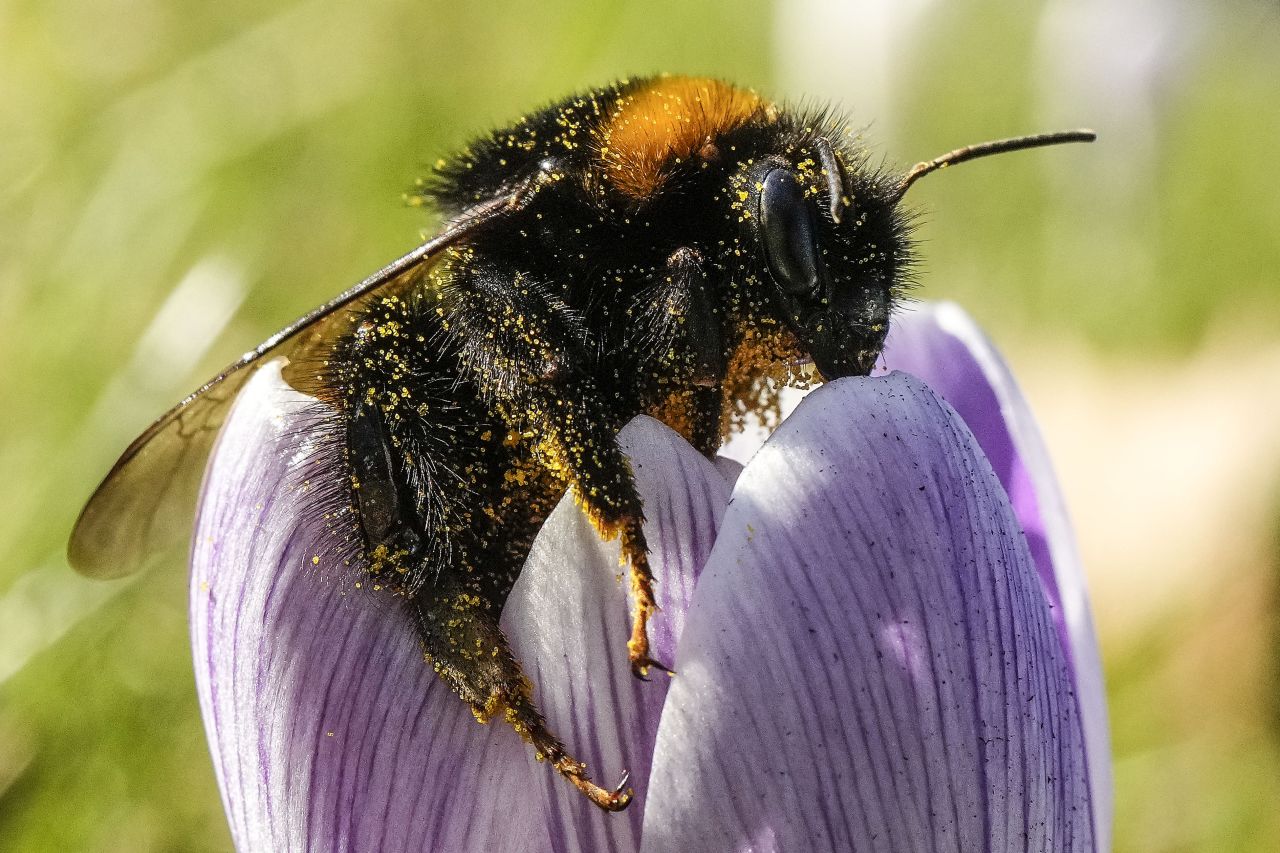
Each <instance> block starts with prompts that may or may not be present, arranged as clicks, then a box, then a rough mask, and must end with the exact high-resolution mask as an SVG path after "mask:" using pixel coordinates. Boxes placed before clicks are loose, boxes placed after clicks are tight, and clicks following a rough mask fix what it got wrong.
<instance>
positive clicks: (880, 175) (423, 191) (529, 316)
mask: <svg viewBox="0 0 1280 853" xmlns="http://www.w3.org/2000/svg"><path fill="white" fill-rule="evenodd" d="M1092 138H1093V135H1092V133H1090V132H1088V131H1071V132H1065V133H1059V134H1048V135H1044V136H1036V137H1023V138H1019V139H1014V140H1004V141H1000V142H994V143H985V144H983V145H978V146H971V147H969V148H963V149H958V150H957V151H953V152H950V153H949V154H946V155H943V156H942V157H939V158H937V159H935V160H931V161H928V162H925V163H921V164H919V165H917V166H916V167H915V168H913V169H912V170H910V171H909V172H907V173H905V174H898V173H894V172H891V171H887V170H885V169H882V168H876V167H873V166H871V165H870V164H869V162H868V154H867V152H866V150H865V149H864V148H863V147H862V146H861V145H860V144H859V143H858V141H857V137H856V135H855V134H853V133H852V132H851V131H850V130H849V128H848V127H847V126H846V124H845V123H844V122H843V120H841V119H840V118H839V117H837V116H835V115H833V114H831V113H829V112H825V111H818V110H797V109H790V108H786V107H782V106H779V105H777V104H774V103H771V102H770V101H768V100H766V99H764V98H763V97H761V96H760V95H758V94H756V93H755V92H753V91H751V90H748V89H742V88H737V87H734V86H731V85H729V84H727V83H723V82H720V81H718V80H712V79H699V78H688V77H665V76H664V77H655V78H644V79H634V80H623V81H621V82H618V83H615V84H612V85H610V86H606V87H604V88H600V89H595V90H592V91H588V92H585V93H583V94H579V95H574V96H572V97H569V98H566V99H565V100H562V101H560V102H558V103H555V104H552V105H551V106H548V107H546V108H545V109H542V110H540V111H538V112H535V113H532V114H530V115H528V116H525V117H523V118H520V119H519V120H517V121H516V122H515V123H514V124H512V125H510V126H509V127H506V128H503V129H501V130H497V131H494V132H492V133H489V134H488V135H485V136H483V137H481V138H479V139H477V140H475V141H474V142H472V143H471V144H470V145H469V146H468V147H466V148H464V149H463V150H462V151H461V152H460V153H458V154H457V155H456V156H454V157H453V158H451V159H446V160H441V161H440V162H439V163H438V164H437V165H436V168H435V170H434V173H433V174H432V176H431V177H430V178H429V179H427V180H426V181H424V182H422V184H421V185H420V187H419V189H418V191H417V193H416V195H415V198H416V200H418V201H420V202H422V203H425V204H429V205H431V206H434V207H435V208H436V209H438V210H439V211H440V212H442V213H443V214H444V216H445V217H446V224H445V226H444V228H443V230H442V231H441V232H440V233H439V235H438V236H436V237H435V238H434V239H431V240H429V241H428V242H426V243H425V244H423V245H422V246H420V247H419V248H417V249H415V250H414V251H412V252H410V253H409V254H407V255H405V256H404V257H402V258H400V259H399V260H397V261H395V262H393V263H392V264H390V265H388V266H387V267H385V268H384V269H382V270H380V271H378V272H377V273H376V274H374V275H372V276H370V277H369V278H367V279H365V280H364V281H363V282H361V283H360V284H358V285H356V286H355V287H353V288H351V289H350V290H348V291H346V292H345V293H343V294H341V295H340V296H338V297H337V298H336V299H334V300H333V301H331V302H329V303H327V304H326V305H324V306H322V307H320V308H318V309H316V310H314V311H312V312H311V313H309V314H307V315H306V316H304V317H302V318H301V319H300V320H298V321H297V322H295V323H293V324H292V325H290V326H288V327H287V328H285V329H284V330H283V331H281V332H279V333H278V334H276V335H274V336H273V337H271V338H270V339H268V340H267V341H266V342H264V343H263V344H262V345H261V346H259V347H257V348H256V349H254V350H253V351H251V352H249V353H247V354H246V355H245V356H244V357H242V358H241V359H240V360H239V361H237V362H236V363H235V364H233V365H231V366H230V367H229V368H228V369H227V370H225V371H224V372H222V373H221V374H220V375H218V376H217V377H215V378H214V379H213V380H211V381H210V382H208V383H207V384H205V385H204V386H203V387H201V388H200V389H199V390H197V391H196V392H195V393H194V394H192V395H190V396H189V397H187V398H186V399H184V400H183V401H182V402H180V403H179V404H178V405H177V406H176V407H174V408H173V409H172V410H170V411H169V412H168V413H167V414H165V415H164V416H163V417H161V418H160V419H159V420H158V421H156V423H155V424H153V425H152V426H151V427H150V428H149V429H148V430H147V431H146V432H145V433H143V434H142V436H141V437H139V438H138V439H137V440H136V441H135V442H134V443H133V444H132V445H131V446H130V447H129V448H128V449H127V450H126V451H125V452H124V454H123V455H122V456H121V458H120V460H119V461H118V462H117V463H116V465H115V466H114V467H113V468H112V470H111V471H110V473H108V475H107V477H106V479H105V480H104V481H103V483H102V484H101V485H100V486H99V487H98V489H97V491H96V492H95V493H94V495H93V496H92V498H91V499H90V500H89V502H88V504H87V505H86V506H85V508H84V510H83V512H82V514H81V516H80V519H79V521H78V522H77V525H76V528H75V530H74V532H73V534H72V537H71V541H70V546H69V559H70V562H71V563H72V565H73V566H75V567H76V568H77V569H79V570H80V571H82V572H84V573H86V574H89V575H92V576H98V577H114V576H119V575H121V574H125V573H128V572H131V571H134V570H136V569H138V568H140V567H141V566H142V565H143V564H145V563H147V562H149V561H150V560H151V558H152V557H153V555H155V554H159V553H164V552H165V550H166V545H167V544H168V542H167V541H166V538H167V537H170V536H172V535H173V533H172V531H174V530H182V529H183V528H182V526H181V525H176V524H174V523H172V522H170V521H169V520H168V519H167V518H166V515H165V514H166V513H169V514H172V513H182V514H183V515H187V514H189V513H190V510H191V506H192V502H191V500H190V497H191V496H192V494H193V492H194V487H195V486H196V485H198V472H199V471H201V470H202V468H203V462H204V459H205V458H206V456H207V455H208V453H209V449H210V446H211V443H212V440H213V437H214V435H215V434H216V431H217V427H218V426H219V425H220V424H221V422H222V420H223V418H224V416H225V412H226V410H227V407H228V403H229V402H230V401H231V399H233V398H234V396H235V394H236V392H237V391H238V389H239V388H240V387H241V385H242V383H243V382H244V381H245V379H246V378H247V376H248V375H249V374H250V373H251V372H252V370H253V369H254V367H255V366H256V365H257V364H259V363H260V362H262V361H263V360H264V359H267V358H271V357H275V356H284V357H286V358H287V359H288V366H287V367H286V369H285V377H286V379H287V380H288V381H289V383H290V384H291V385H293V386H294V387H295V388H297V389H298V390H300V391H303V392H304V393H306V394H309V395H310V396H311V397H313V398H314V399H315V400H317V401H318V403H317V408H318V410H319V411H320V412H321V413H322V414H321V415H320V417H319V421H318V422H317V426H316V428H317V429H324V430H328V431H330V432H331V434H332V435H334V436H336V438H337V440H336V441H335V442H333V445H334V446H335V448H336V452H335V453H334V454H333V456H334V459H333V460H332V465H331V468H330V471H331V480H332V484H333V485H332V487H331V488H329V489H328V490H327V492H326V493H327V494H328V495H329V497H328V500H330V501H332V502H336V504H337V505H338V509H339V510H341V511H340V512H336V513H333V515H334V516H335V517H342V518H346V519H348V520H349V521H350V525H349V529H341V530H335V534H334V535H335V537H337V539H338V540H339V541H340V543H341V544H343V546H344V547H349V549H350V550H351V552H352V553H353V558H354V560H355V561H356V562H357V563H358V564H359V565H360V566H361V572H362V574H363V576H364V577H366V578H368V579H371V580H372V583H367V584H365V585H364V586H365V587H366V588H369V587H377V588H379V589H380V590H381V592H380V593H378V594H382V595H387V596H393V597H396V598H398V599H400V600H401V601H402V603H403V606H404V607H406V608H408V611H409V613H410V614H411V615H412V618H413V622H414V624H415V625H416V627H417V632H418V635H419V638H420V641H421V643H422V648H423V651H424V655H425V658H426V661H427V662H428V663H429V664H430V665H431V666H433V667H434V669H435V671H436V672H437V673H438V674H439V677H440V678H442V679H443V680H444V681H445V682H446V683H448V685H449V686H450V687H451V688H452V689H453V690H454V691H455V692H456V693H457V695H458V696H459V697H460V698H461V699H462V701H464V702H466V703H467V704H468V705H470V707H471V708H472V710H473V711H474V713H475V715H476V717H477V718H479V719H480V720H481V721H486V720H489V719H491V718H494V717H496V716H501V717H503V718H505V719H506V720H507V721H508V722H509V723H510V724H511V725H512V726H513V727H514V728H515V729H516V731H518V732H519V733H520V734H521V735H522V736H523V737H524V738H525V739H526V740H527V741H528V742H529V743H530V744H531V745H532V747H533V749H534V750H536V752H537V754H538V755H539V756H540V757H542V758H545V759H546V760H547V761H548V762H549V763H550V764H551V766H553V767H554V768H555V769H556V770H557V771H558V772H559V773H561V774H562V775H563V776H564V777H565V778H566V779H568V780H569V781H570V782H571V783H573V784H574V785H575V786H576V787H577V788H578V789H580V790H581V791H582V792H583V793H584V794H585V795H586V796H587V797H589V798H590V799H591V800H592V801H593V802H595V803H596V804H598V805H600V806H601V807H603V808H605V809H609V810H618V809H622V808H624V807H625V806H626V805H627V803H628V801H629V799H630V796H631V794H630V791H629V790H628V789H627V787H626V780H625V778H624V780H623V782H622V783H621V784H619V785H618V786H616V787H613V788H605V787H602V786H600V785H598V784H596V783H595V782H593V781H592V780H591V779H590V778H589V777H588V775H587V773H586V771H585V767H584V765H583V764H582V763H581V762H579V761H577V760H576V759H575V758H574V757H573V755H572V754H571V752H570V751H569V750H568V748H567V747H566V746H565V745H564V744H563V743H561V741H560V740H559V739H558V738H557V737H556V735H555V734H554V733H553V732H552V731H550V730H549V728H548V725H547V723H546V721H545V720H544V718H543V716H542V714H541V713H540V712H539V710H538V708H537V707H536V706H535V704H534V701H533V699H532V695H531V686H530V683H529V681H528V680H527V679H526V678H525V677H524V676H523V674H522V672H521V668H520V664H519V662H518V661H517V660H516V659H515V657H514V656H513V654H512V652H511V650H510V648H509V647H508V644H507V641H506V639H505V638H504V637H503V635H502V632H501V630H500V629H499V626H498V617H499V614H500V613H501V610H502V606H503V604H504V602H505V601H506V598H507V596H508V594H509V593H510V591H511V588H512V586H513V584H514V583H515V581H516V578H517V577H518V576H519V574H520V571H521V568H522V566H523V564H524V561H525V558H526V557H527V555H528V553H529V550H530V547H531V545H532V542H533V539H534V536H535V535H536V533H537V531H538V529H539V527H540V525H541V524H542V523H543V521H544V519H545V518H546V517H547V515H548V513H549V512H550V511H551V509H552V507H553V506H554V505H555V504H556V502H557V501H558V500H559V499H560V498H561V496H562V495H564V494H565V493H566V492H570V493H572V495H573V497H574V499H575V500H576V501H577V503H578V504H579V506H580V507H581V508H582V509H583V510H584V511H585V513H586V515H587V516H588V517H589V518H590V519H591V522H592V523H593V524H594V526H595V528H596V529H597V530H598V531H599V533H600V535H601V536H602V537H605V538H606V539H618V540H620V543H621V549H622V554H623V557H624V559H625V561H626V565H627V566H628V567H629V583H630V591H631V597H632V601H633V627H632V631H631V636H630V638H629V640H628V642H627V647H628V651H629V657H630V662H631V668H632V671H633V673H634V674H635V675H636V676H637V677H640V678H644V677H646V675H647V674H648V672H649V671H650V669H651V668H659V669H664V670H665V669H667V667H666V666H665V665H664V664H663V663H662V662H660V661H656V660H654V659H653V658H652V657H651V655H650V651H649V640H648V630H647V624H648V621H649V619H650V617H651V615H652V614H653V613H654V611H655V610H656V608H657V602H656V598H655V590H654V588H653V579H652V577H651V575H650V572H649V564H648V547H647V545H646V542H645V535H644V528H643V522H644V507H643V506H642V505H641V500H640V497H639V494H638V493H637V490H636V486H635V482H634V479H633V476H632V472H631V470H630V468H629V467H628V463H627V459H626V457H625V456H624V455H623V453H622V451H621V449H620V448H619V445H618V442H617V435H618V432H619V430H620V429H621V428H622V427H623V426H624V425H625V424H626V423H627V422H628V421H629V420H631V419H632V418H633V417H635V416H636V415H639V414H647V415H650V416H652V417H655V418H657V419H658V420H660V421H662V422H664V423H666V424H667V425H669V426H671V427H672V428H674V429H675V430H676V431H678V432H679V433H680V434H681V435H683V436H684V437H685V438H686V439H687V440H688V441H689V442H690V443H691V444H692V445H693V446H694V447H696V448H698V450H700V451H701V452H703V453H705V454H707V455H712V454H714V453H715V451H716V449H717V447H718V446H719V445H720V443H721V440H722V438H723V437H724V436H725V435H726V434H727V433H728V432H730V431H731V430H732V429H733V428H734V427H735V425H736V424H738V423H739V422H740V420H741V418H742V417H743V416H744V415H745V414H746V413H748V412H753V411H760V410H762V409H764V408H766V407H767V406H768V405H769V404H770V395H771V393H772V390H773V389H775V388H776V386H777V383H779V382H786V381H794V380H803V379H804V378H805V377H806V376H813V368H816V373H817V378H819V379H826V380H830V379H835V378H837V377H842V376H852V375H865V374H867V373H868V372H869V371H870V370H871V368H872V365H873V364H874V362H875V360H876V357H877V356H878V354H879V352H880V349H881V346H882V344H883V342H884V339H885V334H886V332H887V330H888V325H889V318H890V314H891V312H892V309H893V306H894V304H895V302H896V301H897V300H898V299H899V298H900V297H901V295H902V293H903V290H904V286H905V282H906V281H907V280H908V275H907V271H908V268H909V266H910V262H911V257H912V250H911V240H910V230H911V229H910V216H909V214H908V213H907V212H906V211H904V209H903V206H902V204H901V201H902V198H903V194H904V193H905V192H906V191H907V188H908V187H910V186H911V184H912V183H913V182H914V181H915V180H916V179H918V178H919V177H921V176H922V175H924V174H927V173H929V172H931V171H934V170H936V169H939V168H942V167H944V166H947V165H951V164H953V163H958V162H962V161H963V160H967V159H970V158H973V157H978V156H984V155H986V154H993V153H997V152H1001V151H1008V150H1014V149H1017V148H1027V147H1032V146H1037V145H1046V144H1052V143H1058V142H1071V141H1085V140H1089V139H1092ZM806 365H811V367H806ZM329 509H332V507H318V508H317V511H327V510H329Z"/></svg>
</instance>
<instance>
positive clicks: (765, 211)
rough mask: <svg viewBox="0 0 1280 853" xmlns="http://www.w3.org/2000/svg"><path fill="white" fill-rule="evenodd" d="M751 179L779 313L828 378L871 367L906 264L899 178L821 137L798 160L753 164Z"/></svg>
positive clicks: (755, 223) (754, 215) (753, 219)
mask: <svg viewBox="0 0 1280 853" xmlns="http://www.w3.org/2000/svg"><path fill="white" fill-rule="evenodd" d="M746 183H747V185H748V189H747V191H746V192H747V195H748V199H747V200H746V201H747V204H748V205H749V206H747V211H748V212H749V215H748V216H747V217H746V220H747V222H750V223H752V228H753V229H754V231H755V239H756V241H757V243H758V250H759V251H758V252H757V253H756V256H757V257H760V258H762V259H763V262H764V266H765V267H767V275H766V276H764V278H765V279H766V282H765V287H766V289H769V290H771V293H770V298H771V300H772V303H773V307H774V311H775V312H776V314H777V315H778V317H779V319H780V320H781V321H782V322H784V323H785V324H786V325H787V326H788V327H789V328H790V329H791V331H792V332H793V333H794V334H795V335H796V337H797V339H798V340H799V343H800V346H801V348H802V349H804V350H805V351H806V352H807V353H808V354H809V356H810V357H811V358H812V359H813V361H814V364H815V365H816V366H817V368H818V370H819V371H820V372H821V373H822V375H823V377H824V378H825V379H836V378H838V377H841V376H852V375H865V374H867V373H869V372H870V370H871V367H872V365H874V363H875V360H876V357H877V356H878V355H879V353H880V348H881V346H882V345H883V344H884V338H885V334H886V332H887V331H888V327H889V310H890V306H891V304H892V297H893V295H894V292H895V290H896V289H897V288H899V287H900V285H901V282H902V279H903V274H904V270H905V267H906V265H907V263H908V255H909V244H908V240H907V230H908V229H907V222H906V220H905V218H904V217H903V216H902V215H901V214H900V213H899V212H898V209H897V208H898V205H897V198H896V197H895V193H896V187H897V182H896V181H894V180H892V179H891V178H889V177H888V176H884V175H881V174H879V173H877V172H875V171H874V170H869V169H867V168H865V167H863V166H861V165H859V166H858V167H857V168H854V167H850V166H847V165H846V163H845V162H843V161H842V158H841V157H840V156H839V155H837V154H836V153H835V152H834V151H833V150H832V148H831V146H830V143H828V142H827V140H825V139H823V138H818V139H817V140H816V141H815V142H814V143H813V144H812V145H811V146H809V147H808V148H807V149H805V150H802V151H800V153H799V154H798V155H797V156H796V157H794V158H792V159H791V160H788V159H784V158H769V159H766V160H763V161H761V162H758V163H755V164H753V165H752V167H751V169H750V171H749V172H748V174H747V182H746ZM740 195H741V194H740ZM744 206H745V205H744Z"/></svg>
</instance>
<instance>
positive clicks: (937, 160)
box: [893, 130, 1098, 202]
mask: <svg viewBox="0 0 1280 853" xmlns="http://www.w3.org/2000/svg"><path fill="white" fill-rule="evenodd" d="M1097 138H1098V134H1096V133H1094V132H1093V131H1092V130H1060V131H1058V132H1057V133H1039V134H1036V135H1035V136H1015V137H1013V138H1012V139H997V140H994V141H992V142H979V143H978V144H977V145H966V146H965V147H964V148H957V149H956V150H955V151H948V152H947V153H946V154H943V155H942V156H941V157H934V158H933V159H932V160H928V161H926V162H924V163H917V164H915V165H914V166H912V167H911V171H910V172H907V174H906V175H905V176H904V177H903V179H902V183H901V184H899V185H898V194H897V195H896V196H894V198H893V200H894V201H895V202H898V201H901V200H902V197H903V196H904V195H906V194H907V190H909V189H911V185H912V184H914V183H915V182H916V181H918V180H920V179H921V178H923V177H924V176H925V175H927V174H929V173H930V172H936V171H938V170H939V169H945V168H946V167H948V166H954V165H955V164H956V163H963V162H964V161H966V160H976V159H977V158H979V157H987V156H990V155H992V154H1004V153H1005V152H1007V151H1021V150H1022V149H1024V148H1041V147H1043V146H1045V145H1061V144H1062V143H1064V142H1093V141H1094V140H1095V139H1097Z"/></svg>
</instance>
